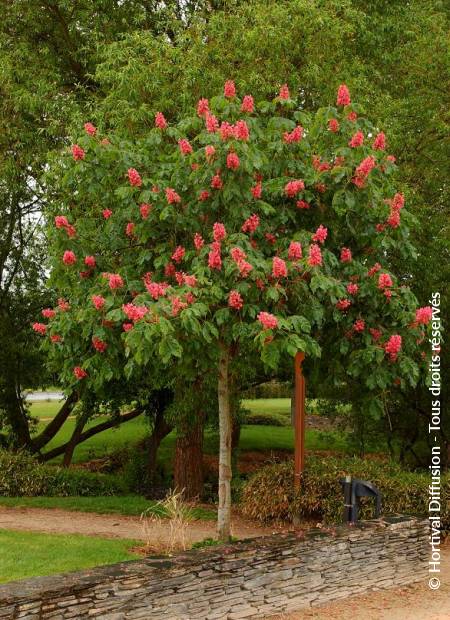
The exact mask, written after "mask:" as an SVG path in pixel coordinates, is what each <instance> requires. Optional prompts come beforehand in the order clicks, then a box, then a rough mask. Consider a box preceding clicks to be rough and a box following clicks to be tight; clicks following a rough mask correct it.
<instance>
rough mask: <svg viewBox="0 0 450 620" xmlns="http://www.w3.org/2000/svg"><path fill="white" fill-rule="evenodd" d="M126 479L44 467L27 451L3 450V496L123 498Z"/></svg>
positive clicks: (0, 468)
mask: <svg viewBox="0 0 450 620" xmlns="http://www.w3.org/2000/svg"><path fill="white" fill-rule="evenodd" d="M126 491H127V488H126V485H125V483H124V482H123V480H122V479H121V478H119V477H116V476H111V475H108V474H98V473H92V472H88V471H85V470H81V469H62V468H60V467H54V466H52V465H42V464H41V463H38V462H37V461H36V459H35V458H34V457H33V456H31V455H30V454H27V453H26V452H18V453H14V452H8V451H6V450H0V496H3V497H21V496H29V497H31V496H37V495H47V496H69V495H120V494H123V493H126Z"/></svg>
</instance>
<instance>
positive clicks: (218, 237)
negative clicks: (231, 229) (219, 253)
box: [213, 222, 227, 242]
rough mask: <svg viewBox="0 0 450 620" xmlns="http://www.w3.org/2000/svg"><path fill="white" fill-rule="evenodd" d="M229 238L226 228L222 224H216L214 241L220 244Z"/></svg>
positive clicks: (214, 226)
mask: <svg viewBox="0 0 450 620" xmlns="http://www.w3.org/2000/svg"><path fill="white" fill-rule="evenodd" d="M226 236H227V231H226V230H225V226H224V225H223V224H222V223H221V222H215V223H214V225H213V238H214V241H217V242H220V241H222V240H223V239H225V237H226Z"/></svg>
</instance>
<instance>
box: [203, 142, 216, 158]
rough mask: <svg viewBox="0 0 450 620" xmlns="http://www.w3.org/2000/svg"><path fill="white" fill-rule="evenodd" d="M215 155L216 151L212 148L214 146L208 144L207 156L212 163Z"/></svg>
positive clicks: (206, 147)
mask: <svg viewBox="0 0 450 620" xmlns="http://www.w3.org/2000/svg"><path fill="white" fill-rule="evenodd" d="M215 154H216V149H215V148H214V147H213V146H212V144H208V145H207V146H205V155H206V159H207V160H208V161H211V159H212V158H213V157H214V155H215Z"/></svg>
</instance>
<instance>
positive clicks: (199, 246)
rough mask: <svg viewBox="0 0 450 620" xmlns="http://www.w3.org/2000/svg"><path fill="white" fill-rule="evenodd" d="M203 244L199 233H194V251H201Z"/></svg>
mask: <svg viewBox="0 0 450 620" xmlns="http://www.w3.org/2000/svg"><path fill="white" fill-rule="evenodd" d="M204 244H205V242H204V240H203V237H202V236H201V234H200V233H195V235H194V245H195V249H196V250H201V249H202V247H203V246H204Z"/></svg>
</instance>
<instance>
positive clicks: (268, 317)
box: [256, 312, 278, 329]
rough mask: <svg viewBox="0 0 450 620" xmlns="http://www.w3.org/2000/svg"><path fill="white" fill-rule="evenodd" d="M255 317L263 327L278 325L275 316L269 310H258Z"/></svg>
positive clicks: (269, 327)
mask: <svg viewBox="0 0 450 620" xmlns="http://www.w3.org/2000/svg"><path fill="white" fill-rule="evenodd" d="M256 318H257V319H258V321H259V322H260V323H261V325H262V326H263V327H264V329H276V328H277V327H278V320H277V317H276V316H274V315H273V314H270V312H260V313H259V314H258V316H257V317H256Z"/></svg>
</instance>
